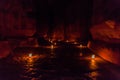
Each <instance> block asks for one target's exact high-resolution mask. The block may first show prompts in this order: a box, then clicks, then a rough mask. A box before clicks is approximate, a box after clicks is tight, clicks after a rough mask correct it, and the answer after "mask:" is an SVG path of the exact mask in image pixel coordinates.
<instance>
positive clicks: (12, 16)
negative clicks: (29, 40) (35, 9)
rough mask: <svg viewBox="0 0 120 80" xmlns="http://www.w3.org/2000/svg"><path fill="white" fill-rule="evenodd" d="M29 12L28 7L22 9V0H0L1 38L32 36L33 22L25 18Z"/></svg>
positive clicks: (29, 8)
mask: <svg viewBox="0 0 120 80" xmlns="http://www.w3.org/2000/svg"><path fill="white" fill-rule="evenodd" d="M29 2H30V1H28V4H29ZM31 10H32V8H31V7H30V6H26V7H24V5H23V0H21V1H18V0H6V1H4V0H1V1H0V34H1V35H3V36H23V35H24V36H30V35H32V34H33V32H34V30H35V24H34V23H35V20H34V19H30V18H29V17H28V16H27V13H28V12H29V11H31Z"/></svg>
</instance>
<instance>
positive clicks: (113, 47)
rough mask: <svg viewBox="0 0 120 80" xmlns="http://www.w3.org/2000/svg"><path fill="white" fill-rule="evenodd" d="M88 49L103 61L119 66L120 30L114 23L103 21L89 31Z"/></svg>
mask: <svg viewBox="0 0 120 80" xmlns="http://www.w3.org/2000/svg"><path fill="white" fill-rule="evenodd" d="M90 31H91V34H92V37H93V41H92V42H91V44H90V48H91V49H92V50H93V51H95V52H96V53H97V54H98V55H99V56H101V57H102V58H103V59H105V60H107V61H109V62H111V63H114V64H117V65H120V28H119V27H118V24H117V23H115V22H114V21H105V22H103V23H101V24H99V25H95V26H93V27H92V28H91V29H90Z"/></svg>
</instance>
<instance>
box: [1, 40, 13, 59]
mask: <svg viewBox="0 0 120 80" xmlns="http://www.w3.org/2000/svg"><path fill="white" fill-rule="evenodd" d="M10 52H11V48H10V46H9V43H8V41H0V59H1V58H4V57H6V56H8V55H9V54H10Z"/></svg>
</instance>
